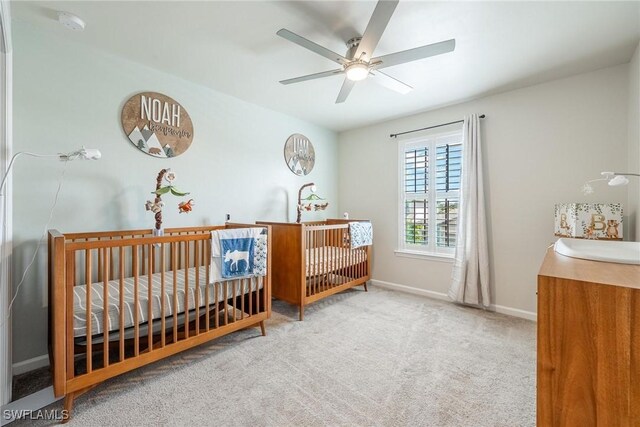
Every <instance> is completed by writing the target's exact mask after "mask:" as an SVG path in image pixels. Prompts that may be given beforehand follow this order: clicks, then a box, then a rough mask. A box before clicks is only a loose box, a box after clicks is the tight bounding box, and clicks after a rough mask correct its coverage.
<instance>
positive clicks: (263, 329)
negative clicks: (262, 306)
mask: <svg viewBox="0 0 640 427" xmlns="http://www.w3.org/2000/svg"><path fill="white" fill-rule="evenodd" d="M260 331H262V336H263V337H266V336H267V330H266V329H265V327H264V320H263V321H262V322H260Z"/></svg>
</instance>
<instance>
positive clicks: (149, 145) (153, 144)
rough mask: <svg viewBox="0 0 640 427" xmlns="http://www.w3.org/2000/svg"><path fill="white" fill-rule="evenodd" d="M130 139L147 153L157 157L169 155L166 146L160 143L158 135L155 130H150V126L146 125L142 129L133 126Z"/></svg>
mask: <svg viewBox="0 0 640 427" xmlns="http://www.w3.org/2000/svg"><path fill="white" fill-rule="evenodd" d="M129 140H130V141H131V142H132V143H133V145H135V146H136V147H138V148H139V149H140V150H142V151H144V152H145V153H147V154H151V155H152V156H156V157H167V154H166V152H165V149H164V147H163V146H162V144H160V141H159V140H158V137H157V136H156V134H155V133H154V132H152V131H151V130H149V127H148V126H146V125H145V127H143V128H142V130H140V129H139V128H138V126H136V127H135V128H133V130H132V131H131V133H129Z"/></svg>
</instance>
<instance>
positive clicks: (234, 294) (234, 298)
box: [232, 279, 238, 322]
mask: <svg viewBox="0 0 640 427" xmlns="http://www.w3.org/2000/svg"><path fill="white" fill-rule="evenodd" d="M237 282H238V280H237V279H235V280H233V281H232V283H233V321H234V322H235V321H236V316H237V315H236V304H237V300H238V296H237V293H236V284H237Z"/></svg>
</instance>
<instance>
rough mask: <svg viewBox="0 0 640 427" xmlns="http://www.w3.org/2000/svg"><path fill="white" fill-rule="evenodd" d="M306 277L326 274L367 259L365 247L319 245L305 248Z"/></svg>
mask: <svg viewBox="0 0 640 427" xmlns="http://www.w3.org/2000/svg"><path fill="white" fill-rule="evenodd" d="M306 257H307V277H311V276H316V275H319V274H326V273H330V272H333V271H336V270H339V269H341V268H345V267H349V266H352V265H356V264H360V263H361V262H364V261H366V260H367V251H366V248H357V249H350V248H344V247H337V246H320V247H317V248H311V249H307V250H306Z"/></svg>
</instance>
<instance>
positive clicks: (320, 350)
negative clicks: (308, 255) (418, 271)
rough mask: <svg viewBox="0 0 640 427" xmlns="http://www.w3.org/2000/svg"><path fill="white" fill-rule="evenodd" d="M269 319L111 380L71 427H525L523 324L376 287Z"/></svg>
mask: <svg viewBox="0 0 640 427" xmlns="http://www.w3.org/2000/svg"><path fill="white" fill-rule="evenodd" d="M371 288H373V287H371ZM273 310H274V313H273V317H272V319H271V320H270V322H269V323H268V325H267V334H268V335H267V337H261V336H260V335H259V331H258V329H252V330H247V331H242V332H239V333H236V334H232V335H230V336H227V337H224V338H222V339H219V340H217V341H213V342H212V343H210V344H205V345H204V346H201V347H199V348H196V349H193V350H191V351H188V352H186V353H183V354H181V355H177V356H174V357H172V358H170V359H167V360H165V361H161V362H159V363H157V364H155V365H151V366H148V367H145V368H142V369H140V370H138V371H134V372H132V373H129V374H125V375H124V376H121V377H119V378H115V379H112V380H110V381H108V382H107V383H105V384H103V385H101V386H99V387H98V388H96V389H94V390H92V391H91V392H89V393H87V394H85V395H84V396H82V397H80V398H79V399H78V400H77V402H76V406H75V409H74V413H73V418H72V420H71V422H70V424H69V425H78V426H94V425H96V426H97V425H114V426H125V425H133V426H142V425H154V426H155V425H215V426H255V425H268V426H294V425H295V426H319V425H330V426H338V425H343V426H353V425H362V426H372V425H376V426H404V425H411V426H413V425H415V426H473V427H479V426H509V427H513V426H533V425H535V324H534V323H533V322H530V321H526V320H520V319H516V318H512V317H508V316H503V315H499V314H495V313H487V312H483V311H480V310H475V309H470V308H464V307H460V306H456V305H454V304H449V303H445V302H440V301H435V300H431V299H427V298H422V297H418V296H413V295H407V294H402V293H397V292H391V291H386V290H382V289H379V288H373V289H370V291H369V292H368V293H365V292H364V291H362V290H352V291H349V292H346V293H342V294H339V295H335V296H333V297H330V298H329V299H327V300H324V301H321V302H319V303H317V304H314V305H312V306H310V307H309V308H308V309H307V311H306V313H305V321H304V322H298V321H297V320H296V319H297V312H296V310H295V309H294V308H293V307H291V306H289V305H287V304H285V303H281V302H278V301H274V304H273ZM60 406H61V404H56V405H53V406H52V407H51V408H60ZM49 423H50V422H33V421H31V422H29V425H46V424H49ZM20 424H21V422H16V423H15V424H14V425H20Z"/></svg>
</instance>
